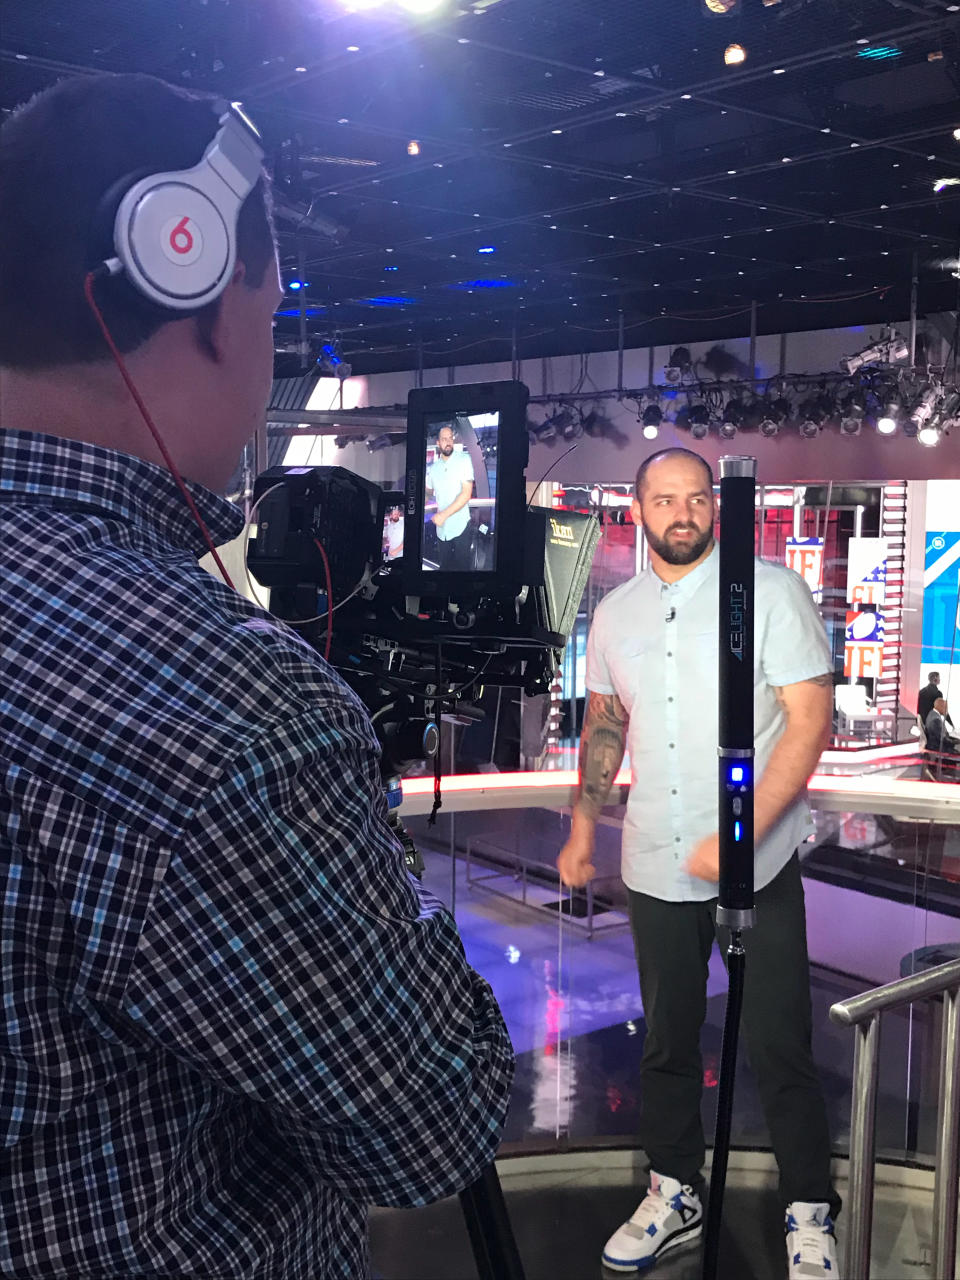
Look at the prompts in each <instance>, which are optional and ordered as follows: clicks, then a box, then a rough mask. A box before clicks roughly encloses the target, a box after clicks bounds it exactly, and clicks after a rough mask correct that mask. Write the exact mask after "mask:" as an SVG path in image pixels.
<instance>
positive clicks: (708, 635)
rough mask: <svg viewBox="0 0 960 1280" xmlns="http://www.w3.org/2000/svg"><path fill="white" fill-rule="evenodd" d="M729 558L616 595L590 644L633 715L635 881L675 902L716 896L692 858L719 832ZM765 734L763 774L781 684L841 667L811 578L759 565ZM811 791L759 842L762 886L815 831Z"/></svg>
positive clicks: (757, 660) (628, 840)
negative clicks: (722, 609) (722, 636)
mask: <svg viewBox="0 0 960 1280" xmlns="http://www.w3.org/2000/svg"><path fill="white" fill-rule="evenodd" d="M719 570H720V562H719V553H718V550H717V548H716V547H714V549H713V551H712V552H711V554H710V555H709V556H708V557H707V559H706V560H704V561H703V563H702V564H699V565H697V567H696V568H695V569H693V570H692V571H691V572H690V573H688V574H687V575H686V577H684V578H681V579H680V580H679V581H678V582H675V583H666V582H662V581H661V579H660V578H658V577H657V575H656V574H655V573H654V572H653V571H652V570H647V571H646V572H644V573H641V574H638V575H637V577H635V578H632V579H631V580H630V581H629V582H626V583H624V585H623V586H621V587H617V588H616V590H614V591H611V592H610V594H609V595H607V596H605V597H604V599H603V600H602V601H601V602H600V604H599V606H598V607H597V610H596V612H595V614H594V619H593V625H592V627H591V629H590V636H589V640H588V642H587V688H588V689H590V690H592V691H593V692H595V693H615V694H616V695H617V697H618V698H619V699H620V701H621V702H622V703H623V706H624V708H625V709H626V711H627V712H628V713H629V716H630V724H629V728H628V733H627V750H628V751H629V753H630V763H631V765H632V768H633V785H632V786H631V788H630V796H629V799H628V801H627V812H626V816H625V818H624V824H623V849H622V857H621V867H622V875H623V880H624V883H625V884H626V885H627V887H628V888H630V889H634V890H636V891H637V892H639V893H646V894H650V895H651V896H652V897H655V898H662V899H665V900H667V901H670V902H685V901H705V900H706V899H708V898H712V897H715V896H716V892H717V888H716V885H715V884H711V883H709V882H708V881H706V880H700V879H699V878H697V877H696V876H690V875H688V874H687V873H686V871H685V870H684V862H685V861H686V859H687V858H688V857H689V855H690V853H691V852H692V851H693V848H694V846H695V845H696V844H697V842H698V841H700V840H702V839H703V838H704V837H705V836H709V835H711V834H712V833H713V832H715V831H716V830H717V820H718V819H717V745H718V733H719V727H718V708H717V703H718V698H719V674H718V661H719V659H718V614H719V589H720V572H719ZM754 636H755V645H754V680H753V695H754V732H755V747H756V776H757V777H758V778H759V777H760V776H761V774H762V773H763V770H764V769H765V768H766V765H767V762H768V760H769V759H770V756H771V754H772V752H773V749H774V747H775V746H776V744H777V741H778V740H779V738H780V736H781V734H782V733H783V731H784V728H785V725H786V721H785V719H784V715H783V712H782V710H781V708H780V704H779V703H778V701H777V697H776V694H775V692H774V690H775V689H777V688H779V687H781V686H782V685H787V684H797V683H799V682H800V681H802V680H811V679H813V678H814V677H815V676H820V675H824V674H825V673H827V672H831V671H832V670H833V661H832V658H831V655H830V650H829V647H828V645H827V637H826V634H825V632H824V629H823V623H822V621H821V619H820V615H819V613H818V611H817V607H816V605H815V604H814V602H813V597H812V596H811V594H810V588H809V587H808V586H807V585H806V583H805V582H804V581H803V579H802V578H801V577H800V576H799V574H796V573H794V572H793V570H792V569H787V568H786V567H785V566H782V565H776V564H769V563H767V562H766V561H763V560H758V561H757V562H756V591H755V616H754ZM811 830H812V823H811V818H810V812H809V809H808V808H807V804H806V800H805V798H803V797H801V798H800V799H798V800H797V801H795V803H794V804H792V805H791V806H790V807H789V809H787V810H786V812H785V813H784V814H783V815H782V816H781V817H780V819H779V821H778V822H777V823H776V824H775V825H774V826H773V827H772V828H771V830H770V831H769V832H768V833H767V835H766V836H765V837H764V839H763V840H762V841H760V842H759V844H758V845H757V848H756V857H755V885H756V888H757V889H762V888H763V887H764V885H766V884H769V883H770V881H771V880H772V879H773V878H774V876H775V875H776V874H777V873H778V872H779V871H780V870H781V869H782V868H783V867H784V866H785V865H786V863H787V861H788V860H789V858H790V856H791V855H792V853H793V851H794V849H796V847H797V846H798V845H799V844H800V843H801V842H802V841H803V840H804V839H805V838H806V837H807V836H808V835H809V834H810V832H811Z"/></svg>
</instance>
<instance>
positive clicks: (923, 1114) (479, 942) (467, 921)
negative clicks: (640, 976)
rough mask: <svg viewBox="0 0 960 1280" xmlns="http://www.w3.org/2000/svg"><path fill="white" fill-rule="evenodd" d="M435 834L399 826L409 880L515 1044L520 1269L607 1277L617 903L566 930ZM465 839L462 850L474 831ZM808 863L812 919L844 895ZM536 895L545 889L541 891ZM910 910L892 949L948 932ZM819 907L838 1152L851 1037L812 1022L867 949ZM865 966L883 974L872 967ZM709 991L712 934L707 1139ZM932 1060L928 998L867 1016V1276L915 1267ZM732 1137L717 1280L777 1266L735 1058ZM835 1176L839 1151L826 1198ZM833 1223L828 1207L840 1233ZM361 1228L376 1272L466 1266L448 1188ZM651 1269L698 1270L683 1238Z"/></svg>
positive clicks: (771, 1201) (520, 819)
mask: <svg viewBox="0 0 960 1280" xmlns="http://www.w3.org/2000/svg"><path fill="white" fill-rule="evenodd" d="M487 818H488V819H489V815H487ZM555 818H556V815H555V814H548V813H546V812H544V811H541V812H540V813H539V815H537V814H533V815H531V814H529V813H524V814H523V816H521V814H520V813H519V812H516V813H514V814H513V815H512V816H511V817H510V819H509V821H510V824H511V825H512V828H513V838H514V839H515V840H516V841H517V842H519V843H520V844H521V845H522V847H523V849H524V852H525V853H529V852H530V851H531V846H532V845H535V844H536V842H537V840H538V839H539V838H540V836H543V839H544V840H545V842H546V844H547V845H549V846H551V847H552V846H553V845H554V843H555V838H556V833H555V832H553V831H552V830H548V831H546V832H545V833H544V831H543V827H544V824H545V823H546V824H547V825H548V826H549V824H550V823H551V822H552V821H553V820H554V819H555ZM465 819H466V815H462V816H461V818H460V822H461V826H460V829H459V832H458V835H457V844H458V846H459V847H460V849H461V851H462V850H463V848H464V845H465V844H466V843H467V842H468V840H469V839H470V837H469V835H468V834H466V833H465V831H464V825H465ZM435 832H436V834H434V833H431V834H429V835H428V834H426V833H425V831H424V829H423V827H422V826H418V828H417V830H416V832H415V838H416V839H417V841H418V842H419V843H420V845H421V847H422V849H423V851H424V854H425V860H426V863H427V870H426V874H425V883H426V884H427V886H428V887H429V888H430V889H431V890H432V891H433V892H434V893H436V895H437V896H438V897H440V898H441V899H442V900H444V901H445V902H446V903H447V904H448V905H450V904H451V903H452V904H453V905H454V908H455V914H456V917H457V921H458V925H459V928H460V932H461V936H462V937H463V941H464V946H465V949H466V952H467V955H468V958H469V959H470V961H471V963H472V964H473V965H474V967H475V968H476V969H477V970H478V971H479V972H481V973H482V974H483V975H484V976H485V977H486V978H487V979H488V980H489V981H490V982H491V984H492V986H493V988H494V991H495V992H496V994H497V997H498V999H499V1001H500V1004H501V1007H502V1009H503V1011H504V1015H505V1017H506V1020H507V1023H508V1025H509V1027H510V1032H511V1035H512V1037H513V1041H514V1046H515V1048H516V1050H517V1058H518V1065H517V1075H516V1081H515V1085H514V1093H513V1100H512V1105H511V1110H510V1115H509V1118H508V1123H507V1128H506V1132H505V1135H504V1146H503V1149H502V1157H503V1158H502V1159H501V1162H500V1174H501V1181H502V1182H503V1185H504V1190H505V1194H506V1198H507V1204H508V1208H509V1210H510V1214H511V1219H512V1222H513V1226H514V1231H515V1233H516V1236H517V1241H518V1244H519V1247H520V1251H521V1256H522V1258H523V1261H524V1264H525V1267H526V1273H527V1280H539V1278H540V1277H543V1278H544V1280H546V1277H550V1278H551V1280H564V1278H567V1277H569V1278H570V1280H576V1278H579V1277H602V1276H610V1275H612V1274H613V1273H608V1272H605V1271H604V1269H603V1268H602V1266H601V1264H600V1261H599V1258H600V1251H601V1248H602V1246H603V1243H604V1241H605V1240H606V1238H607V1236H608V1235H609V1234H610V1233H611V1232H612V1231H613V1230H614V1229H615V1228H616V1227H617V1226H618V1225H619V1223H620V1222H621V1221H623V1220H624V1219H625V1218H626V1217H628V1216H629V1215H630V1213H632V1212H633V1209H634V1208H635V1207H636V1204H637V1201H638V1199H639V1197H640V1194H641V1188H642V1187H643V1185H644V1169H645V1162H644V1160H643V1155H642V1152H639V1151H637V1150H636V1148H635V1132H636V1125H637V1114H638V1066H639V1061H640V1055H641V1052H642V1048H643V1038H644V1021H643V1010H642V1006H641V1002H640V996H639V991H638V987H637V978H636V971H635V968H634V960H633V951H632V945H631V939H630V934H629V930H628V929H627V928H626V925H625V917H624V916H623V915H622V913H620V912H619V911H618V910H617V904H615V903H614V904H612V905H611V906H610V908H609V909H608V910H607V911H605V912H604V913H602V914H601V915H600V916H598V917H597V921H596V923H597V931H596V932H595V933H594V935H593V937H592V938H591V939H588V937H587V936H586V932H585V930H584V929H583V928H576V927H574V926H572V925H571V924H569V923H565V924H564V926H563V928H562V929H561V927H560V924H559V920H558V919H557V918H556V915H554V918H551V913H550V911H548V910H547V911H544V910H540V911H536V910H532V909H531V907H530V906H521V905H520V904H519V903H517V902H514V901H510V900H508V899H507V898H505V897H500V896H495V895H492V894H490V893H488V892H485V891H484V890H483V887H482V886H478V885H477V884H476V883H473V884H471V883H469V878H470V877H473V878H475V877H476V876H477V874H478V871H481V870H482V864H477V865H472V866H471V867H470V869H469V870H468V866H467V863H466V860H465V859H464V858H463V857H462V856H460V857H458V858H457V860H456V863H455V870H453V874H452V869H453V864H452V863H451V859H450V856H449V846H448V845H446V841H445V840H444V835H445V833H444V828H443V827H442V825H438V828H436V829H435ZM841 834H842V833H839V832H838V831H837V830H834V828H832V827H831V828H830V829H829V830H827V831H826V835H827V836H828V837H829V840H828V842H827V845H825V846H824V847H823V848H821V849H820V850H819V851H818V854H819V856H820V857H821V859H822V857H823V856H824V848H827V847H830V846H832V845H833V844H836V845H837V846H838V847H842V840H840V839H839V836H840V835H841ZM500 840H501V841H502V835H501V837H500ZM431 844H432V845H433V846H434V847H433V848H431V847H430V845H431ZM445 845H446V847H444V846H445ZM472 847H473V849H474V850H476V841H473V842H472ZM886 861H891V860H890V859H886ZM892 864H893V866H894V867H897V866H898V864H899V859H897V858H893V859H892ZM880 869H881V870H883V867H881V868H880ZM819 874H820V871H819V870H818V867H817V864H816V862H815V861H814V862H811V866H810V875H809V876H808V879H807V882H806V883H807V893H808V916H810V915H811V914H812V913H813V914H816V915H817V916H820V915H821V914H824V915H826V912H825V910H822V909H821V906H820V905H819V904H820V903H821V898H822V895H824V894H826V893H830V894H843V893H848V892H850V890H849V889H845V888H843V887H842V886H841V887H839V888H838V887H836V886H834V885H829V886H824V884H823V883H822V882H821V881H818V880H817V879H816V877H817V876H818V875H819ZM508 879H509V877H508ZM514 880H515V877H514ZM494 883H496V882H494ZM507 888H508V890H509V889H510V886H509V885H508V886H507ZM513 888H514V889H515V888H516V884H514V886H513ZM818 894H819V895H821V896H820V897H818ZM529 895H530V897H532V898H537V899H539V900H540V901H541V902H546V901H548V900H549V899H550V897H551V890H550V889H549V887H547V886H543V885H541V886H532V887H531V888H530V890H529ZM857 896H858V898H859V899H861V900H860V903H859V908H858V910H859V914H860V915H862V916H869V915H871V914H872V913H873V911H874V907H876V910H877V911H878V912H879V913H880V914H878V916H877V925H876V927H875V928H871V926H870V923H869V920H867V922H866V924H864V926H863V927H864V929H865V939H868V935H870V934H871V932H872V933H876V932H878V931H880V932H882V931H883V930H884V929H886V928H888V925H887V924H885V923H884V917H883V914H882V913H883V911H884V910H887V909H888V908H889V907H890V904H889V903H888V901H887V899H886V898H885V897H884V896H883V893H882V892H880V893H879V894H876V895H874V896H873V897H871V896H869V895H867V894H864V895H860V894H858V895H857ZM552 897H553V898H556V891H555V890H553V891H552ZM824 900H825V899H824ZM811 903H813V904H814V905H813V907H812V906H811ZM901 905H902V904H901ZM914 917H916V918H913V919H912V931H911V932H908V934H905V935H904V940H905V941H907V942H908V945H909V944H910V943H912V944H913V945H916V943H917V942H926V941H931V940H937V939H939V937H940V933H945V934H946V935H947V936H948V938H949V940H953V941H955V940H956V939H957V938H958V937H960V921H958V920H957V919H956V918H952V917H950V916H944V917H943V918H942V923H941V922H939V921H940V917H931V916H930V914H929V913H924V915H923V919H922V921H920V920H919V917H917V916H916V911H915V909H914ZM827 919H828V927H827V928H826V929H821V930H820V932H819V933H818V932H817V928H816V926H814V927H813V928H812V930H811V958H812V961H813V965H812V976H811V983H812V997H813V1008H814V1026H815V1054H816V1057H817V1061H818V1064H819V1066H820V1070H821V1073H822V1079H823V1084H824V1090H825V1093H826V1097H827V1104H828V1109H829V1113H830V1120H831V1125H832V1130H833V1135H834V1149H835V1151H836V1152H837V1153H838V1155H840V1156H842V1155H843V1154H844V1153H845V1151H846V1148H847V1141H848V1131H849V1130H848V1126H849V1116H850V1091H851V1073H852V1064H853V1038H852V1035H851V1033H850V1031H849V1030H848V1029H844V1028H840V1027H837V1026H835V1025H834V1024H832V1023H831V1022H830V1021H829V1018H828V1010H829V1008H830V1005H831V1004H833V1003H834V1002H835V1001H837V1000H841V999H844V998H845V997H848V996H850V995H853V994H855V993H856V992H858V991H861V990H864V989H865V988H867V987H869V986H871V985H873V983H872V982H871V981H865V980H864V978H863V976H862V972H863V970H864V969H867V970H869V968H870V964H871V963H872V961H871V952H870V946H869V945H868V941H867V940H865V941H863V942H862V943H853V944H852V943H851V942H850V938H849V936H845V937H843V938H840V937H838V936H835V932H839V931H837V930H835V927H834V925H833V924H832V922H831V918H830V917H829V916H827ZM931 920H932V921H933V923H932V925H931ZM918 928H919V932H918ZM931 928H932V930H933V934H931ZM938 931H939V932H938ZM844 933H845V934H849V933H850V930H845V931H844ZM934 934H935V935H936V938H934V936H933V935H934ZM851 945H855V946H856V947H857V948H858V951H859V952H860V953H862V954H864V956H865V957H866V958H865V961H864V965H863V966H862V967H861V969H860V971H858V972H851V971H850V965H849V963H848V960H849V955H850V953H849V948H850V946H851ZM877 946H878V948H879V950H878V951H877V954H878V955H879V956H880V957H881V959H880V960H879V961H878V962H877V963H880V964H881V966H882V965H883V964H885V963H887V961H886V960H884V958H883V957H884V956H885V955H886V954H887V953H888V952H890V951H891V950H892V951H898V950H899V948H900V946H901V940H900V939H894V938H892V937H891V936H887V937H886V938H885V939H881V940H880V941H879V942H878V943H877ZM900 954H902V952H901V953H900ZM899 960H900V955H899V954H898V955H897V956H892V955H890V957H889V964H888V967H889V968H890V969H891V974H890V976H896V974H897V969H898V965H899ZM831 961H833V963H831ZM879 980H881V981H886V980H887V977H886V975H884V974H881V975H880V977H879ZM725 993H726V974H725V970H724V967H723V963H722V960H721V957H720V955H719V952H718V951H717V949H716V948H715V949H714V954H713V957H712V960H711V964H710V976H709V983H708V1013H707V1022H706V1026H705V1028H704V1033H703V1056H704V1085H705V1088H704V1103H703V1116H704V1126H705V1129H706V1132H707V1134H708V1140H709V1136H710V1135H711V1134H712V1132H713V1125H714V1111H715V1105H716V1084H717V1071H718V1066H719V1056H720V1043H721V1035H722V1022H723V1014H724V1005H725ZM938 1061H939V1010H938V1008H937V1007H936V1006H930V1007H926V1008H925V1007H920V1008H918V1009H917V1010H915V1011H914V1012H913V1014H912V1015H907V1014H904V1015H903V1016H899V1015H896V1014H894V1015H888V1016H887V1017H886V1018H885V1019H884V1024H883V1033H882V1054H881V1072H880V1094H879V1100H878V1129H877V1154H878V1157H880V1158H882V1159H885V1160H890V1161H893V1162H894V1163H895V1164H896V1165H897V1166H898V1168H897V1169H896V1170H895V1171H894V1173H893V1174H891V1175H889V1176H890V1177H892V1179H893V1182H892V1183H891V1185H884V1183H883V1177H884V1176H886V1175H884V1174H883V1173H882V1171H878V1187H877V1201H876V1211H875V1228H874V1250H873V1269H872V1275H873V1276H874V1277H875V1278H876V1280H903V1278H904V1277H908V1276H918V1277H926V1278H928V1280H930V1278H931V1277H932V1271H931V1265H930V1255H929V1245H930V1239H931V1222H930V1218H931V1214H930V1202H931V1195H930V1188H931V1186H932V1180H931V1176H930V1175H929V1173H928V1172H927V1171H926V1170H925V1169H924V1168H923V1166H924V1165H929V1163H930V1153H932V1151H933V1148H934V1124H935V1108H936V1092H937V1084H936V1079H937V1077H936V1072H937V1065H938ZM733 1142H734V1146H735V1148H736V1150H735V1151H734V1152H733V1154H732V1157H731V1169H730V1174H729V1178H728V1184H727V1196H726V1199H725V1205H724V1220H725V1235H724V1242H723V1253H722V1255H721V1265H720V1275H721V1277H722V1280H728V1278H729V1280H734V1278H737V1280H739V1278H741V1277H742V1278H743V1280H751V1278H752V1277H757V1278H758V1280H759V1278H761V1277H762V1280H773V1278H774V1277H780V1276H783V1275H785V1254H784V1248H783V1231H782V1214H781V1211H780V1208H779V1206H778V1202H777V1197H776V1193H775V1167H774V1165H773V1162H772V1159H771V1157H770V1156H769V1154H768V1153H766V1152H765V1151H764V1148H765V1147H766V1146H767V1136H766V1129H765V1126H764V1122H763V1118H762V1115H761V1112H760V1106H759V1101H758V1098H757V1094H756V1088H755V1085H754V1081H753V1078H752V1075H751V1071H750V1066H749V1062H748V1061H747V1060H746V1058H745V1056H744V1055H741V1061H740V1064H739V1066H738V1073H737V1090H736V1101H735V1115H734V1124H733ZM538 1153H539V1154H538ZM844 1178H845V1167H844V1162H843V1161H842V1160H841V1161H840V1162H839V1163H838V1185H839V1189H840V1191H841V1194H843V1191H844ZM905 1184H907V1185H905ZM842 1227H843V1215H842V1214H841V1217H840V1223H839V1230H838V1233H839V1234H840V1235H841V1236H842ZM371 1241H372V1248H373V1257H374V1263H375V1269H376V1271H377V1273H378V1274H379V1275H381V1276H382V1277H383V1280H432V1278H434V1277H435V1278H436V1280H472V1278H473V1277H474V1276H475V1274H476V1273H475V1270H474V1267H473V1262H472V1257H471V1254H470V1249H469V1243H468V1240H467V1236H466V1232H465V1228H464V1226H463V1221H462V1217H461V1214H460V1209H459V1204H458V1202H457V1201H456V1199H453V1200H450V1201H446V1202H444V1203H442V1204H440V1205H435V1206H431V1207H430V1208H427V1209H422V1210H414V1211H387V1210H375V1211H374V1212H373V1214H372V1218H371ZM656 1274H657V1275H662V1276H664V1277H677V1278H679V1277H683V1278H684V1280H686V1278H687V1277H691V1278H692V1277H694V1276H698V1275H699V1261H698V1251H697V1249H696V1248H693V1249H692V1250H688V1251H679V1252H678V1253H676V1254H675V1255H671V1256H669V1257H668V1258H667V1259H664V1260H663V1261H662V1262H661V1263H659V1264H658V1265H657V1267H656ZM932 1280H946V1278H945V1277H933V1278H932Z"/></svg>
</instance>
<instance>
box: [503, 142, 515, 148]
mask: <svg viewBox="0 0 960 1280" xmlns="http://www.w3.org/2000/svg"><path fill="white" fill-rule="evenodd" d="M503 145H504V146H505V147H512V146H513V143H512V142H505V143H504V144H503Z"/></svg>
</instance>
